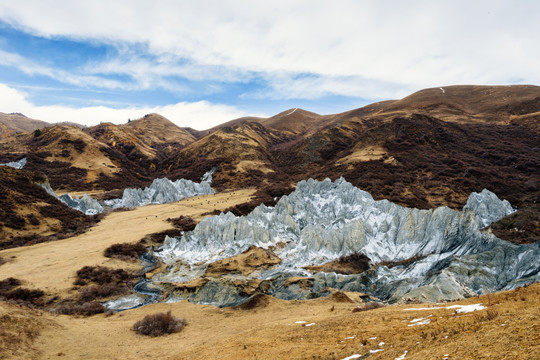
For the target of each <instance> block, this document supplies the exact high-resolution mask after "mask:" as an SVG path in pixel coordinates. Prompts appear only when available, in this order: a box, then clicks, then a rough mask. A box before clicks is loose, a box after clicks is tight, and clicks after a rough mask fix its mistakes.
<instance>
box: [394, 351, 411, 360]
mask: <svg viewBox="0 0 540 360" xmlns="http://www.w3.org/2000/svg"><path fill="white" fill-rule="evenodd" d="M407 353H408V351H407V350H405V352H404V353H403V355H401V356H400V357H397V358H395V359H394V360H403V359H405V356H406V355H407Z"/></svg>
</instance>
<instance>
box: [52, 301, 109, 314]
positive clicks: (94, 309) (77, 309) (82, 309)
mask: <svg viewBox="0 0 540 360" xmlns="http://www.w3.org/2000/svg"><path fill="white" fill-rule="evenodd" d="M54 312H55V313H57V314H63V315H83V316H91V315H95V314H101V313H104V312H105V306H103V305H102V304H100V303H98V302H95V301H91V302H85V303H83V304H64V305H61V306H60V307H58V308H56V309H54Z"/></svg>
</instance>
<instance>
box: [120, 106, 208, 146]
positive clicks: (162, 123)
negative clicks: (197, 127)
mask: <svg viewBox="0 0 540 360" xmlns="http://www.w3.org/2000/svg"><path fill="white" fill-rule="evenodd" d="M120 127H122V128H123V129H125V130H126V131H128V132H131V133H132V135H133V136H135V137H138V138H140V139H141V140H142V141H144V142H145V143H147V144H150V145H151V146H152V147H155V148H158V149H161V150H164V151H165V152H166V153H170V151H171V150H173V147H172V144H177V145H178V146H179V147H184V146H186V145H188V144H190V143H192V142H194V141H195V140H197V138H196V137H195V135H194V133H193V132H192V131H193V130H192V131H190V129H184V128H180V127H178V126H176V125H175V124H173V123H172V122H171V121H169V120H168V119H166V118H164V117H163V116H161V115H158V114H148V115H145V116H144V117H143V118H141V119H138V120H133V121H131V122H129V123H127V124H124V125H121V126H120Z"/></svg>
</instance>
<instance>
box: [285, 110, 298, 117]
mask: <svg viewBox="0 0 540 360" xmlns="http://www.w3.org/2000/svg"><path fill="white" fill-rule="evenodd" d="M296 110H298V108H294V110H293V111H291V112H290V113H288V114H285V116H289V115H292V114H294V112H295V111H296Z"/></svg>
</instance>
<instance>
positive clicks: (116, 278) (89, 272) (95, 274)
mask: <svg viewBox="0 0 540 360" xmlns="http://www.w3.org/2000/svg"><path fill="white" fill-rule="evenodd" d="M132 279H133V276H132V275H130V274H128V273H127V272H126V271H125V270H124V269H111V268H108V267H105V266H85V267H83V268H82V269H80V270H78V271H77V281H81V280H86V281H91V282H95V283H97V284H99V285H105V284H128V283H131V280H132ZM76 285H79V284H76Z"/></svg>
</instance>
